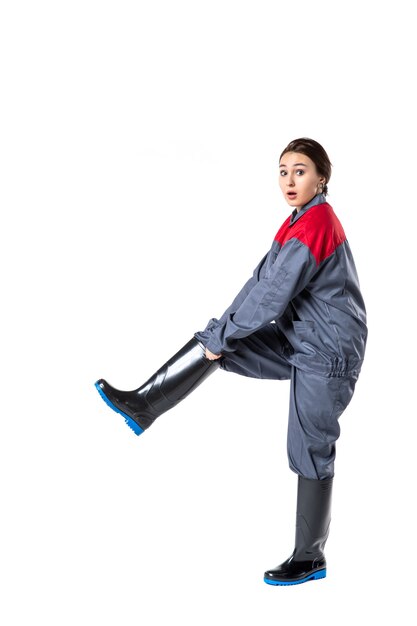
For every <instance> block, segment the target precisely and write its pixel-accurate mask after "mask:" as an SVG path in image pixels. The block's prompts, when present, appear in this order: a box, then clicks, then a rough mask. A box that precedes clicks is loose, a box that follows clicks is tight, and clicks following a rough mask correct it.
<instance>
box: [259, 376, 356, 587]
mask: <svg viewBox="0 0 417 626" xmlns="http://www.w3.org/2000/svg"><path fill="white" fill-rule="evenodd" d="M291 380H292V385H291V400H290V415H289V424H288V458H289V463H290V467H291V469H293V470H294V471H295V472H296V473H297V474H298V495H297V515H296V533H295V548H294V551H293V553H292V555H291V556H290V558H289V559H287V560H286V561H284V563H282V564H281V565H278V567H276V568H274V569H272V570H268V571H267V572H265V575H264V580H265V582H266V583H268V584H271V585H295V584H299V583H304V582H306V581H308V580H314V579H318V578H324V577H325V576H326V559H325V556H324V546H325V544H326V541H327V537H328V534H329V526H330V518H331V495H332V486H333V475H334V459H335V453H336V452H335V444H336V440H337V438H338V437H339V434H340V428H339V423H338V419H339V417H340V415H341V414H342V413H343V411H344V409H345V408H346V407H347V405H348V404H349V402H350V400H351V398H352V395H353V391H354V388H355V382H356V379H353V378H348V377H334V378H325V377H320V376H317V375H315V374H310V373H307V372H302V371H300V370H295V369H294V371H293V375H292V379H291Z"/></svg>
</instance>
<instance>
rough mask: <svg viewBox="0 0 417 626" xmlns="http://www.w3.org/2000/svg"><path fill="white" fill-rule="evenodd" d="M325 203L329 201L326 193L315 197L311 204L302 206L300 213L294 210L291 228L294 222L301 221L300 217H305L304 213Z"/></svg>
mask: <svg viewBox="0 0 417 626" xmlns="http://www.w3.org/2000/svg"><path fill="white" fill-rule="evenodd" d="M325 202H327V201H326V196H325V195H324V193H318V194H317V195H316V196H314V198H313V199H312V200H310V202H307V204H305V205H304V206H302V207H301V209H300V210H299V212H298V213H297V209H294V211H293V212H292V213H291V219H290V226H292V225H293V224H294V222H296V221H297V220H299V219H300V217H302V216H303V215H304V213H306V212H307V211H308V210H309V209H311V207H313V206H317V205H318V204H324V203H325Z"/></svg>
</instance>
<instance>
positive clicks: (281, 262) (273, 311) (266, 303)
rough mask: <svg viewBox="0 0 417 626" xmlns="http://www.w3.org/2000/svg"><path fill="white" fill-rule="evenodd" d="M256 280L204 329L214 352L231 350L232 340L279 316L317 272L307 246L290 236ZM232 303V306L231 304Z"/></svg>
mask: <svg viewBox="0 0 417 626" xmlns="http://www.w3.org/2000/svg"><path fill="white" fill-rule="evenodd" d="M268 265H269V267H268V269H267V270H266V271H265V272H264V273H263V275H262V276H261V277H259V279H258V280H256V281H249V282H248V283H247V284H246V285H245V287H244V288H243V289H242V291H241V292H240V293H239V295H238V296H237V298H236V299H235V300H234V302H233V303H232V305H231V307H229V309H227V311H225V313H224V314H223V315H222V317H221V318H220V320H218V321H217V320H216V321H217V323H216V324H213V325H212V326H210V323H209V325H208V326H207V328H206V331H207V336H206V337H207V338H208V339H207V340H206V341H205V342H204V343H205V345H206V347H207V348H208V349H209V350H210V351H211V352H213V353H214V354H220V353H221V352H233V351H234V350H235V349H236V340H237V339H241V338H242V337H247V336H248V335H250V334H252V333H254V332H255V331H257V330H258V329H259V328H262V326H265V325H266V324H269V323H270V322H272V320H274V319H276V318H279V317H281V316H282V315H283V313H284V311H285V309H286V308H287V306H288V304H289V303H290V301H291V300H292V299H293V298H294V297H295V296H296V295H297V294H298V293H300V291H302V290H303V289H304V288H305V287H306V286H307V284H308V283H309V282H310V280H311V279H312V278H313V276H314V274H315V273H316V272H317V269H318V267H317V263H316V259H315V258H314V256H313V254H312V253H311V252H310V250H309V248H308V246H307V245H305V244H304V243H302V242H301V241H299V240H298V239H290V240H289V241H287V242H286V243H285V245H284V246H283V247H282V248H281V250H280V251H279V253H278V255H277V257H276V259H275V261H274V262H273V263H269V264H268ZM235 304H236V307H234V306H233V305H235Z"/></svg>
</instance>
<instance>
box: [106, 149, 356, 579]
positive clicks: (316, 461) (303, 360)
mask: <svg viewBox="0 0 417 626" xmlns="http://www.w3.org/2000/svg"><path fill="white" fill-rule="evenodd" d="M279 172H280V178H279V182H280V187H281V191H282V193H283V194H284V197H285V199H286V201H287V203H288V204H289V205H290V206H291V207H292V208H293V211H292V213H291V215H290V216H289V217H288V219H287V220H286V221H285V222H284V224H283V225H282V226H281V228H280V229H279V231H278V233H277V235H276V236H275V239H274V241H273V243H272V246H271V248H270V250H269V252H268V253H267V254H266V255H265V256H264V257H263V259H262V260H261V261H260V263H259V264H258V266H257V267H256V269H255V271H254V273H253V276H252V277H251V278H250V279H249V280H248V282H247V283H246V284H245V285H244V287H243V288H242V290H241V291H240V292H239V293H238V295H237V296H236V298H235V299H234V300H233V302H232V304H231V305H230V306H229V308H228V309H227V310H226V311H225V312H224V313H223V315H222V316H221V317H220V318H219V319H216V318H213V319H211V320H210V322H209V323H208V325H207V326H206V328H205V329H204V330H203V331H200V332H197V333H195V335H194V338H193V339H192V340H191V341H190V342H189V343H188V344H187V345H186V346H184V348H183V349H182V350H180V351H179V352H178V353H177V354H176V355H175V356H174V357H173V358H172V359H171V360H170V361H168V362H167V363H166V364H165V365H164V366H163V367H162V368H161V369H160V370H158V372H156V374H154V375H153V376H152V377H151V378H150V379H149V380H148V381H147V382H146V383H145V384H144V385H142V386H141V387H139V388H138V389H136V390H135V391H130V392H126V391H119V390H116V389H114V388H113V387H111V386H110V385H109V384H108V383H107V382H106V381H104V380H99V381H98V382H97V383H96V387H97V389H98V391H99V392H100V394H101V396H102V397H103V399H104V400H105V401H106V402H107V403H108V404H109V406H110V407H111V408H112V409H114V410H116V411H117V412H119V413H121V414H122V415H123V416H124V417H125V419H126V421H127V423H128V425H129V426H131V428H133V430H134V431H135V433H136V434H138V435H139V434H140V433H142V432H143V430H144V429H146V428H148V427H149V426H150V425H151V424H152V422H153V421H154V420H155V419H156V418H157V417H158V416H159V415H161V414H162V413H164V412H165V411H167V410H168V409H170V408H172V407H173V406H175V404H177V403H178V402H179V401H180V400H182V399H183V398H184V397H185V396H186V395H188V394H189V393H190V392H191V391H193V390H194V389H195V388H196V387H197V386H198V385H199V384H200V383H201V382H202V381H203V380H204V379H205V378H206V377H207V376H208V375H209V374H211V373H212V372H213V371H214V370H215V369H217V367H220V368H221V369H223V370H226V371H229V372H235V373H237V374H241V375H243V376H251V377H255V378H269V379H278V380H285V379H291V392H290V410H289V421H288V441H287V449H288V459H289V465H290V468H291V469H292V470H293V471H294V472H295V473H296V474H297V475H298V494H297V515H296V520H297V521H296V537H295V548H294V551H293V553H292V555H291V556H290V558H289V559H287V560H286V561H284V562H283V563H282V564H281V565H279V566H278V567H276V568H274V569H271V570H268V571H267V572H265V575H264V580H265V582H267V583H269V584H272V585H292V584H298V583H303V582H306V581H308V580H313V579H318V578H324V577H325V576H326V561H325V557H324V545H325V543H326V540H327V536H328V533H329V524H330V503H331V492H332V484H333V475H334V459H335V442H336V440H337V439H338V437H339V434H340V428H339V423H338V419H339V417H340V416H341V414H342V413H343V411H344V409H345V408H346V407H347V405H348V404H349V402H350V400H351V398H352V395H353V392H354V388H355V383H356V381H357V379H358V376H359V372H360V369H361V366H362V362H363V358H364V353H365V345H366V338H367V327H366V312H365V305H364V302H363V299H362V296H361V292H360V289H359V282H358V277H357V273H356V269H355V264H354V261H353V257H352V254H351V251H350V247H349V244H348V241H347V239H346V236H345V233H344V231H343V228H342V225H341V224H340V222H339V220H338V218H337V217H336V215H335V213H334V212H333V209H332V207H331V206H330V205H329V204H328V203H327V202H326V195H327V184H328V182H329V180H330V175H331V163H330V160H329V157H328V156H327V153H326V152H325V150H324V149H323V147H322V146H321V145H320V144H319V143H317V142H316V141H314V140H312V139H307V138H301V139H296V140H294V141H292V142H291V143H290V144H289V145H288V146H287V147H286V148H285V149H284V150H283V152H282V154H281V156H280V165H279Z"/></svg>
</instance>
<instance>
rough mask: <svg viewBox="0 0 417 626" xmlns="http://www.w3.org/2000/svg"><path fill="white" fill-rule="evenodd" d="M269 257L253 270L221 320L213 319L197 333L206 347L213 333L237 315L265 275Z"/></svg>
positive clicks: (264, 258)
mask: <svg viewBox="0 0 417 626" xmlns="http://www.w3.org/2000/svg"><path fill="white" fill-rule="evenodd" d="M267 257H268V254H265V256H264V257H263V258H262V259H261V260H260V262H259V263H258V265H257V266H256V267H255V269H254V270H253V274H252V276H251V277H250V278H249V280H248V281H247V282H246V283H245V284H244V285H243V287H242V289H241V290H240V291H239V293H238V294H237V296H236V297H235V299H234V300H233V302H232V304H231V305H230V306H229V307H228V308H227V309H226V311H225V312H224V313H223V315H222V316H221V317H220V318H219V319H217V318H215V317H213V318H212V319H211V320H210V321H209V322H208V324H207V326H206V328H205V329H204V330H203V331H200V332H198V333H195V336H196V337H197V339H200V341H202V342H203V343H204V345H206V344H207V341H208V340H209V339H210V338H211V337H212V335H213V332H214V331H215V330H216V329H218V328H220V327H221V326H224V324H226V322H227V320H228V319H229V317H230V316H231V315H233V314H234V313H236V311H237V310H238V308H239V307H240V305H241V304H242V302H244V301H245V299H246V297H247V296H248V294H249V293H250V292H251V290H252V289H253V287H254V286H255V285H256V284H257V283H258V282H259V280H261V278H262V277H263V276H264V275H265V264H266V259H267Z"/></svg>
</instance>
